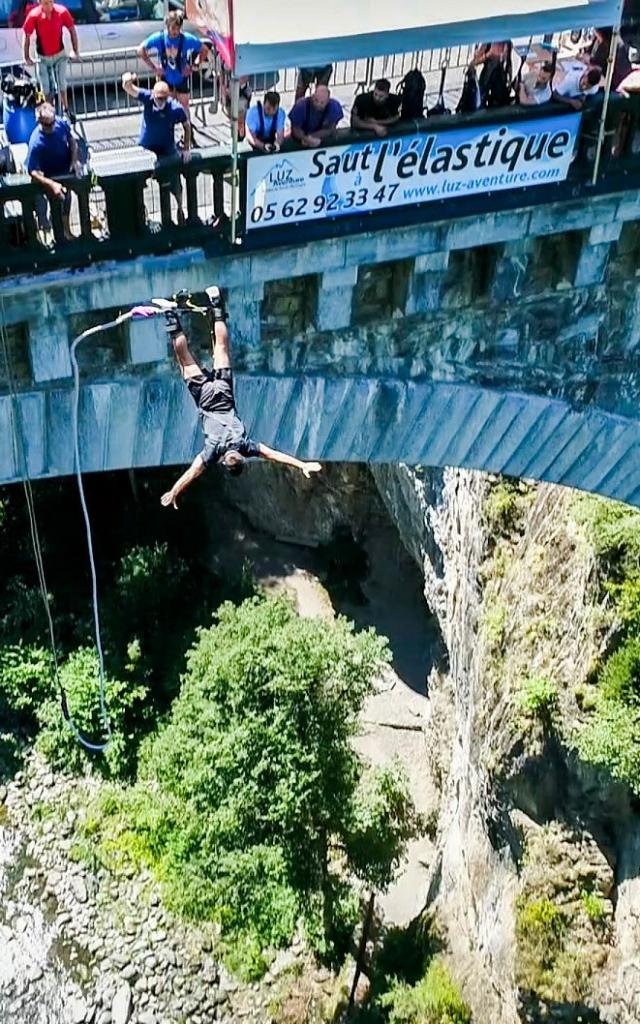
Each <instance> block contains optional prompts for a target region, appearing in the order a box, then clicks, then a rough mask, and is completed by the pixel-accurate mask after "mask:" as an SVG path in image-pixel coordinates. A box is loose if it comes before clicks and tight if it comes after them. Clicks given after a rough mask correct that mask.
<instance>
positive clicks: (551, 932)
mask: <svg viewBox="0 0 640 1024" xmlns="http://www.w3.org/2000/svg"><path fill="white" fill-rule="evenodd" d="M566 932H567V919H566V917H565V915H564V914H563V912H562V911H561V910H560V908H559V907H557V906H556V905H555V903H553V902H552V901H551V900H550V899H546V898H544V899H538V900H531V899H527V898H526V897H521V898H520V899H519V900H518V902H517V904H516V944H517V952H516V981H517V983H518V985H519V987H520V988H521V989H524V990H525V991H529V992H535V993H539V994H540V995H541V996H542V997H543V998H544V997H545V996H546V995H548V994H549V993H553V991H554V985H555V973H556V969H557V962H558V959H559V957H560V955H561V954H562V952H563V950H564V941H565V936H566Z"/></svg>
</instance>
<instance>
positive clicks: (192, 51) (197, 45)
mask: <svg viewBox="0 0 640 1024" xmlns="http://www.w3.org/2000/svg"><path fill="white" fill-rule="evenodd" d="M183 22H184V15H183V14H182V13H181V12H180V11H170V12H169V14H167V16H166V18H165V19H164V24H165V28H164V31H163V32H154V33H152V35H150V36H147V38H146V39H145V40H144V42H143V43H141V45H140V46H139V47H138V56H139V57H140V59H141V60H143V61H144V63H145V64H147V65H148V66H149V67H150V68H151V70H152V71H153V72H154V73H155V74H156V75H157V77H158V78H163V79H164V80H165V82H166V83H167V85H168V86H169V88H170V90H171V94H172V95H173V96H175V98H176V99H177V100H178V102H179V103H180V104H181V106H182V107H184V109H185V110H186V111H187V115H188V113H189V93H190V92H191V77H192V74H193V65H194V63H195V61H197V60H198V59H199V58H200V57H201V56H202V53H203V51H204V50H206V47H205V46H204V44H203V42H202V39H199V38H198V36H194V35H193V34H192V33H191V32H183V31H182V24H183ZM149 51H155V53H156V60H155V61H153V60H152V59H151V57H150V56H149Z"/></svg>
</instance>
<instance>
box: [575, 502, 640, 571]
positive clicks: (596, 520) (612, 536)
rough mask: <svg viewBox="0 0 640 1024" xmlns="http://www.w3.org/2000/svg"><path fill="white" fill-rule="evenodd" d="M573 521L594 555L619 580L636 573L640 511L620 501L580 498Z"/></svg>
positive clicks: (639, 563) (639, 556)
mask: <svg viewBox="0 0 640 1024" xmlns="http://www.w3.org/2000/svg"><path fill="white" fill-rule="evenodd" d="M573 514H574V517H575V519H576V520H577V521H578V522H579V523H582V524H583V525H584V526H585V527H586V529H587V532H588V535H589V538H590V540H591V543H592V544H593V546H594V549H595V552H596V554H597V555H598V556H599V558H600V559H602V561H603V562H605V563H607V565H608V567H609V569H610V570H611V572H612V574H614V575H616V576H619V577H621V578H623V577H625V576H629V575H637V574H638V573H639V572H640V512H639V511H638V509H636V508H632V506H630V505H625V504H623V502H621V501H610V500H609V499H606V498H599V497H595V496H592V495H581V496H580V497H579V498H578V499H577V500H576V502H575V504H574V508H573Z"/></svg>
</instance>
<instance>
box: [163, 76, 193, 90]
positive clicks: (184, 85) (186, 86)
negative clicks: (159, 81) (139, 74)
mask: <svg viewBox="0 0 640 1024" xmlns="http://www.w3.org/2000/svg"><path fill="white" fill-rule="evenodd" d="M165 81H166V79H165ZM167 85H169V83H168V82H167ZM169 88H170V89H171V91H172V92H180V93H185V92H186V93H189V92H191V79H190V78H181V79H180V81H179V82H176V83H175V85H169Z"/></svg>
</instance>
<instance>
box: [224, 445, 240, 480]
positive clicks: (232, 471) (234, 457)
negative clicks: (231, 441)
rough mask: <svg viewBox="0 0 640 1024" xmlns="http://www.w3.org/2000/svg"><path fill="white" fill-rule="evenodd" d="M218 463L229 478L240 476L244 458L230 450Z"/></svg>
mask: <svg viewBox="0 0 640 1024" xmlns="http://www.w3.org/2000/svg"><path fill="white" fill-rule="evenodd" d="M220 461H221V462H222V465H223V466H224V468H225V469H226V471H227V473H229V475H230V476H240V474H241V473H242V471H243V469H244V464H245V457H244V455H241V454H240V452H237V451H236V450H235V448H231V449H229V451H228V452H225V453H224V455H223V456H222V459H221V460H220Z"/></svg>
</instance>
